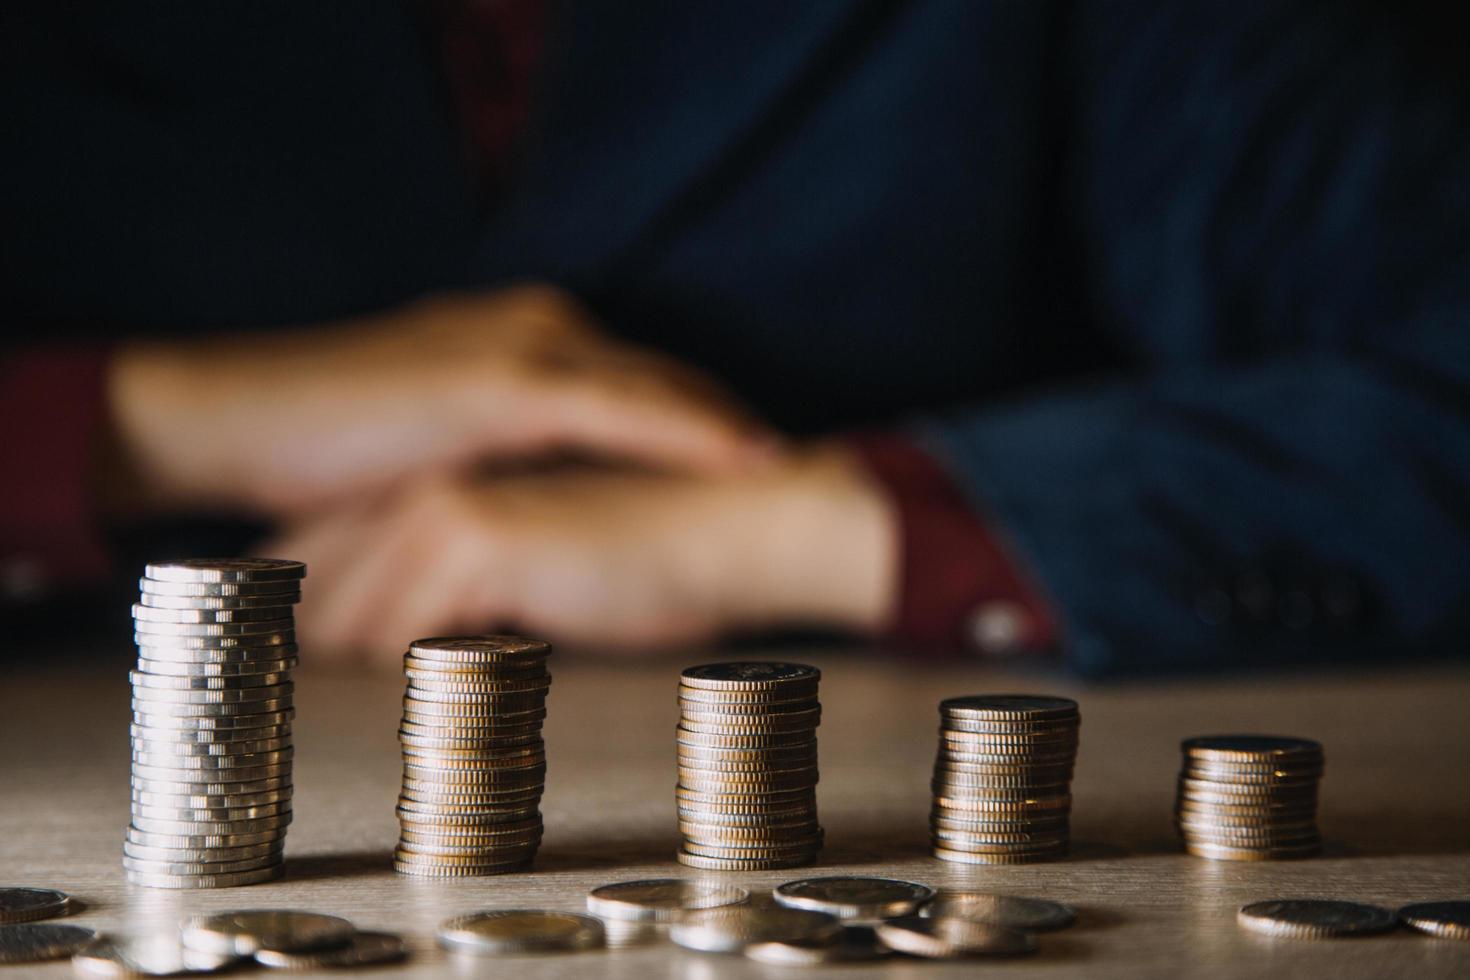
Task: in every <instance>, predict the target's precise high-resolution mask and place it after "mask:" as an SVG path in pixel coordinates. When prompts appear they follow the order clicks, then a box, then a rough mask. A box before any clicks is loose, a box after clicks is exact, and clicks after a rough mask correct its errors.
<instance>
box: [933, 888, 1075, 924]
mask: <svg viewBox="0 0 1470 980" xmlns="http://www.w3.org/2000/svg"><path fill="white" fill-rule="evenodd" d="M919 914H920V915H922V916H924V917H925V918H944V919H968V920H969V921H971V922H983V923H986V924H988V925H993V926H1004V927H1005V928H1007V929H1019V930H1021V931H1022V932H1047V931H1050V930H1052V929H1065V928H1067V927H1068V926H1070V925H1071V924H1072V923H1074V922H1076V921H1077V913H1076V912H1074V911H1073V910H1072V909H1070V908H1068V907H1067V906H1065V905H1063V904H1061V903H1060V902H1049V901H1047V900H1046V899H1041V898H1021V897H1018V896H1015V895H989V894H985V893H983V892H941V893H940V894H939V896H938V897H937V898H935V899H934V901H932V902H930V903H929V904H928V905H926V906H924V908H923V909H922V910H920V912H919Z"/></svg>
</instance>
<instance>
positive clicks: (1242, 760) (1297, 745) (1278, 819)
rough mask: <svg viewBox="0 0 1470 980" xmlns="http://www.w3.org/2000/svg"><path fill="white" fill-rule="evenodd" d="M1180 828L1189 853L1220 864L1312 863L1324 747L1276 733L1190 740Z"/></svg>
mask: <svg viewBox="0 0 1470 980" xmlns="http://www.w3.org/2000/svg"><path fill="white" fill-rule="evenodd" d="M1182 748H1183V750H1184V769H1183V771H1182V772H1180V774H1179V801H1178V804H1177V806H1176V808H1175V814H1174V817H1175V823H1176V825H1177V826H1178V829H1179V835H1180V837H1182V838H1183V839H1184V849H1185V850H1186V851H1188V852H1189V853H1190V854H1194V855H1197V856H1199V857H1205V858H1213V859H1215V860H1220V861H1267V860H1273V859H1276V858H1295V857H1309V856H1311V855H1313V854H1316V853H1317V852H1318V851H1319V850H1321V848H1322V838H1321V836H1320V835H1319V834H1318V833H1317V783H1318V781H1319V780H1320V779H1321V778H1322V765H1323V756H1322V745H1321V743H1320V742H1314V741H1312V740H1311V739H1307V738H1287V737H1281V736H1276V735H1215V736H1209V737H1205V738H1191V739H1186V740H1185V741H1184V744H1183V746H1182Z"/></svg>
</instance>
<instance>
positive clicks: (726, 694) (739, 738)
mask: <svg viewBox="0 0 1470 980" xmlns="http://www.w3.org/2000/svg"><path fill="white" fill-rule="evenodd" d="M820 679H821V672H820V671H818V670H817V669H816V668H815V667H808V666H806V665H805V664H787V663H776V662H766V661H752V662H746V663H724V664H704V665H702V666H698V667H690V668H688V669H687V670H685V671H684V672H683V673H682V674H681V675H680V678H679V715H680V717H679V724H678V727H677V730H676V735H675V737H676V740H677V749H678V753H677V754H678V786H677V788H676V789H675V796H676V802H677V808H678V818H679V832H680V834H682V835H683V843H682V844H681V846H680V848H679V853H678V859H679V862H680V863H681V864H685V865H688V866H690V867H694V868H700V869H704V870H712V871H756V870H763V869H771V868H792V867H798V866H800V865H804V864H810V863H811V862H812V861H813V860H815V858H816V855H817V852H818V851H820V850H821V847H822V837H823V835H822V828H821V825H820V824H818V823H817V797H816V785H817V738H816V729H817V725H818V723H819V721H820V719H821V705H820V702H819V701H818V699H817V685H818V682H819V681H820Z"/></svg>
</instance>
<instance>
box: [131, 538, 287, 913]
mask: <svg viewBox="0 0 1470 980" xmlns="http://www.w3.org/2000/svg"><path fill="white" fill-rule="evenodd" d="M305 574H306V567H305V566H304V565H302V564H301V563H300V562H294V561H278V560H274V559H263V558H240V559H217V560H215V559H193V560H186V561H172V562H158V563H155V564H151V565H149V566H148V567H147V569H146V570H145V572H144V577H143V579H142V581H141V582H140V588H141V589H142V597H141V599H140V600H139V602H138V604H137V605H135V606H134V607H133V629H134V637H135V639H136V641H137V644H138V658H139V659H138V668H137V670H135V671H133V672H132V674H131V677H132V682H133V724H132V728H131V732H132V745H133V803H132V812H133V820H132V825H131V826H130V827H129V828H128V832H127V841H126V843H124V845H123V866H124V867H125V868H126V869H127V877H128V880H129V881H131V882H133V883H135V884H139V885H149V886H153V887H157V888H223V887H228V886H232V885H249V884H254V883H256V882H261V881H269V880H271V879H272V878H276V877H278V876H279V875H280V873H281V852H282V849H283V848H284V846H285V841H286V826H287V825H288V824H289V823H290V822H291V756H292V747H291V720H292V717H293V715H294V713H295V712H294V710H293V708H292V707H291V694H292V684H291V669H292V668H293V667H295V666H296V633H295V622H294V619H293V613H292V608H291V607H292V606H293V605H294V604H295V603H296V602H297V601H299V600H300V598H301V579H302V577H303V576H304V575H305Z"/></svg>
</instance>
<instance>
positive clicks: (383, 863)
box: [285, 850, 393, 881]
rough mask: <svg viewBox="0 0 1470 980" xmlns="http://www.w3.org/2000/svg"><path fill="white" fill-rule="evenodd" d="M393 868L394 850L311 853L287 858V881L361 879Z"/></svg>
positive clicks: (390, 870)
mask: <svg viewBox="0 0 1470 980" xmlns="http://www.w3.org/2000/svg"><path fill="white" fill-rule="evenodd" d="M392 870H393V852H392V851H391V850H381V851H348V852H345V853H342V854H308V855H305V856H304V857H288V858H286V875H285V880H286V881H318V880H320V879H323V878H360V877H365V876H367V875H377V874H382V873H384V872H385V871H386V872H390V873H391V872H392Z"/></svg>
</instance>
